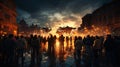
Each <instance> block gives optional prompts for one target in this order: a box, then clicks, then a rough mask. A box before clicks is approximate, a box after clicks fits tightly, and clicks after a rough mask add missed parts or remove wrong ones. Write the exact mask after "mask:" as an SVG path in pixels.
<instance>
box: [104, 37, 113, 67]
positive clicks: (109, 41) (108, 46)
mask: <svg viewBox="0 0 120 67" xmlns="http://www.w3.org/2000/svg"><path fill="white" fill-rule="evenodd" d="M104 47H105V55H106V63H107V66H108V67H111V66H113V63H112V62H113V58H114V51H113V50H114V49H115V48H114V42H113V38H112V36H111V35H107V38H106V40H105V42H104Z"/></svg>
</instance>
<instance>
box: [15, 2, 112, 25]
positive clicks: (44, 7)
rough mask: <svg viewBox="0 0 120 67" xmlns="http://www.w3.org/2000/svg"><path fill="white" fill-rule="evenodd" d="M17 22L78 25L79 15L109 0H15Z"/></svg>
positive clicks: (81, 15)
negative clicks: (22, 20)
mask: <svg viewBox="0 0 120 67" xmlns="http://www.w3.org/2000/svg"><path fill="white" fill-rule="evenodd" d="M15 2H16V5H17V13H18V18H17V20H18V22H19V20H21V19H23V18H24V19H25V20H26V22H27V23H28V24H32V23H34V24H38V25H39V26H52V25H54V26H55V25H63V23H64V25H66V26H67V25H68V26H69V25H71V26H76V25H77V26H79V25H80V24H81V21H82V20H81V17H83V16H84V15H86V14H87V13H92V12H93V11H94V10H95V9H97V8H99V7H100V6H102V5H103V4H106V3H109V2H111V0H16V1H15Z"/></svg>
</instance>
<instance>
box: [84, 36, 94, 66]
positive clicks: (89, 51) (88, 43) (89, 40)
mask: <svg viewBox="0 0 120 67" xmlns="http://www.w3.org/2000/svg"><path fill="white" fill-rule="evenodd" d="M83 42H84V44H85V49H86V51H85V52H86V55H87V57H88V58H87V60H86V67H91V66H92V64H93V43H94V39H93V37H90V36H89V35H88V36H87V37H86V38H84V39H83Z"/></svg>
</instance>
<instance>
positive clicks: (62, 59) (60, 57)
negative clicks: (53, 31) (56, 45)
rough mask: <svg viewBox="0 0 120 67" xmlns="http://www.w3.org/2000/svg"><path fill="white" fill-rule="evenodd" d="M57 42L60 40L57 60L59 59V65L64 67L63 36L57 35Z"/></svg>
mask: <svg viewBox="0 0 120 67" xmlns="http://www.w3.org/2000/svg"><path fill="white" fill-rule="evenodd" d="M59 42H60V49H59V61H60V65H61V67H64V62H65V60H64V54H65V53H64V36H63V35H61V36H60V37H59Z"/></svg>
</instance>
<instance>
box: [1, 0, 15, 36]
mask: <svg viewBox="0 0 120 67" xmlns="http://www.w3.org/2000/svg"><path fill="white" fill-rule="evenodd" d="M16 16H17V13H16V6H15V4H14V2H13V0H0V35H2V34H14V35H16V34H17V23H16Z"/></svg>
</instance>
